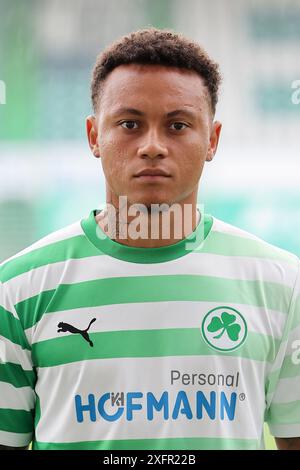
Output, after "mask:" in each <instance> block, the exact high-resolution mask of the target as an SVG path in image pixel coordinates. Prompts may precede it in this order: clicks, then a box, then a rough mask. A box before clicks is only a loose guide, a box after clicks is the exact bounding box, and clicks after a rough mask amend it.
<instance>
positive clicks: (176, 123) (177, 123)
mask: <svg viewBox="0 0 300 470" xmlns="http://www.w3.org/2000/svg"><path fill="white" fill-rule="evenodd" d="M171 126H176V128H175V129H173V130H175V131H182V128H178V126H185V127H188V126H187V124H184V122H173V123H172V124H171Z"/></svg>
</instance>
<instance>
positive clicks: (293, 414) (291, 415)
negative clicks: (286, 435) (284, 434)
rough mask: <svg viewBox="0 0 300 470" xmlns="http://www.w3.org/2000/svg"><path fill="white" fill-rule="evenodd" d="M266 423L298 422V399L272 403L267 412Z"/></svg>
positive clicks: (299, 404)
mask: <svg viewBox="0 0 300 470" xmlns="http://www.w3.org/2000/svg"><path fill="white" fill-rule="evenodd" d="M268 423H269V425H272V424H300V399H299V400H297V401H292V402H288V403H273V404H272V405H271V408H270V409H269V412H268Z"/></svg>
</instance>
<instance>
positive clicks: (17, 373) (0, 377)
mask: <svg viewBox="0 0 300 470" xmlns="http://www.w3.org/2000/svg"><path fill="white" fill-rule="evenodd" d="M35 381H36V378H35V373H34V372H33V371H28V370H23V369H22V367H21V366H20V365H19V364H10V363H6V364H0V382H7V383H10V384H11V385H13V386H14V387H32V388H33V387H34V384H35Z"/></svg>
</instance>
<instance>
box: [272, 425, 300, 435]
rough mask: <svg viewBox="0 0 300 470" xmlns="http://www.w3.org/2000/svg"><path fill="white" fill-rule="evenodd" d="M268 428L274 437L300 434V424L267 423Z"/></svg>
mask: <svg viewBox="0 0 300 470" xmlns="http://www.w3.org/2000/svg"><path fill="white" fill-rule="evenodd" d="M269 429H270V433H271V434H272V435H273V436H275V437H299V436H300V424H269Z"/></svg>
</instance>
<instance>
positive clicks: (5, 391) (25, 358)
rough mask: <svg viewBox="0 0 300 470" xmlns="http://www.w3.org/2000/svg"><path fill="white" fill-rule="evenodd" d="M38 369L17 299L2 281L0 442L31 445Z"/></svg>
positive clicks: (0, 314) (7, 444) (0, 308)
mask: <svg viewBox="0 0 300 470" xmlns="http://www.w3.org/2000/svg"><path fill="white" fill-rule="evenodd" d="M34 387H35V371H34V368H33V365H32V361H31V351H30V346H29V344H28V341H27V338H26V335H25V333H24V330H23V328H22V325H21V322H20V320H19V318H18V315H17V313H16V311H15V308H14V305H13V302H12V301H11V300H10V299H9V295H8V294H7V291H6V289H5V285H4V284H2V283H1V281H0V444H1V445H5V446H11V447H23V446H27V445H28V444H29V443H30V442H31V440H32V436H33V428H34V408H35V391H34Z"/></svg>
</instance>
